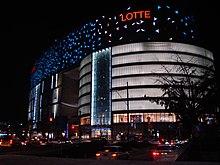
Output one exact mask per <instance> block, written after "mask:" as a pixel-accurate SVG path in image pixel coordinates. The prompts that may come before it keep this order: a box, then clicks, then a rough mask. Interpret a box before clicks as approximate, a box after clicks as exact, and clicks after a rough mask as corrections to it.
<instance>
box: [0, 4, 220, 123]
mask: <svg viewBox="0 0 220 165" xmlns="http://www.w3.org/2000/svg"><path fill="white" fill-rule="evenodd" d="M130 1H131V0H130ZM180 1H181V0H180ZM182 1H183V3H185V1H186V0H182ZM74 2H75V1H74ZM89 2H90V1H89ZM107 2H108V1H101V3H100V2H99V1H92V3H91V2H90V3H89V4H87V1H86V2H85V1H79V2H77V4H72V3H69V4H68V3H66V4H64V3H62V4H59V3H58V4H54V2H53V5H50V4H47V5H46V4H34V3H32V4H13V6H11V4H9V5H8V6H7V9H8V10H6V12H5V13H4V15H3V17H2V19H1V33H2V34H1V43H2V44H1V48H2V51H1V71H2V72H1V88H2V89H3V90H2V91H3V92H1V93H2V98H3V99H2V104H1V110H0V112H1V113H0V121H9V122H16V123H20V122H24V121H26V120H27V111H28V92H29V84H30V73H31V68H32V66H33V64H34V62H35V61H36V60H37V59H38V58H39V57H40V56H41V54H42V52H43V51H44V50H46V49H47V48H49V47H50V46H51V44H52V43H53V42H54V40H55V39H56V38H59V37H61V36H64V35H65V34H68V33H69V32H71V30H74V29H77V27H80V26H81V25H83V24H84V23H87V22H88V20H89V19H90V18H93V17H95V16H99V15H106V14H105V13H107V14H109V13H114V11H115V10H116V9H117V8H120V7H121V6H124V4H123V3H124V2H126V1H125V0H119V1H114V2H111V1H110V2H111V3H107ZM198 2H199V4H192V8H193V12H194V15H195V17H196V18H197V21H198V23H199V30H200V34H201V35H202V37H203V38H204V44H205V45H206V48H207V49H209V50H211V51H212V52H213V53H214V56H215V60H216V64H218V61H219V60H220V57H218V56H219V53H220V51H219V49H218V47H220V46H219V42H218V39H219V34H220V33H219V29H220V26H219V22H218V20H219V13H218V12H217V8H218V5H217V2H213V3H214V4H210V3H208V2H209V1H205V2H201V1H198ZM210 2H211V1H210ZM194 3H195V2H194ZM216 67H217V70H219V66H216Z"/></svg>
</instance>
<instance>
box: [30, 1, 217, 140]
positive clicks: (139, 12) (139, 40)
mask: <svg viewBox="0 0 220 165" xmlns="http://www.w3.org/2000/svg"><path fill="white" fill-rule="evenodd" d="M143 2H144V3H143ZM180 6H181V5H176V4H175V5H172V3H169V2H167V3H164V2H163V3H162V2H160V1H158V2H155V1H150V0H146V1H142V3H136V4H133V5H131V6H128V7H127V8H126V9H122V10H121V11H119V12H118V13H114V14H115V15H113V16H102V17H98V18H96V19H94V20H91V22H89V23H88V24H85V25H84V26H83V27H82V28H81V29H79V30H76V31H74V32H72V33H70V34H69V35H67V36H64V37H63V38H61V39H59V40H56V41H55V43H54V45H53V46H51V48H49V49H48V50H46V51H45V52H44V53H43V55H42V57H41V58H40V59H39V60H38V61H36V63H35V65H34V67H33V70H32V78H31V90H30V97H29V111H28V121H29V130H30V133H31V135H32V136H49V137H50V138H56V137H60V136H66V137H68V138H69V137H79V136H80V137H81V138H84V139H91V138H97V137H105V138H107V139H114V140H128V139H140V138H141V139H143V138H150V137H152V136H153V137H158V136H166V137H167V136H180V133H179V132H178V131H176V130H178V129H179V124H178V121H177V118H176V115H175V113H174V112H170V111H167V109H166V108H165V107H164V106H161V105H157V104H156V103H153V102H151V101H150V99H152V98H154V99H155V98H160V97H161V95H162V94H163V93H162V91H161V84H158V83H156V82H157V81H158V80H160V79H161V77H162V76H166V75H168V74H169V75H172V77H173V78H174V79H181V78H183V77H186V76H188V75H187V74H186V73H184V72H179V71H178V69H177V68H178V67H179V66H186V67H188V66H191V67H192V70H196V73H195V76H192V77H190V79H191V80H192V81H197V80H198V79H200V78H201V77H200V76H202V73H203V72H204V71H205V70H211V71H212V72H214V68H213V63H214V58H213V54H212V52H210V51H209V50H207V49H205V48H203V47H202V46H201V45H199V44H198V43H199V38H198V35H197V29H196V27H195V20H194V18H193V16H191V15H190V13H187V11H186V10H185V9H184V7H180ZM161 80H162V79H161ZM176 128H178V129H176Z"/></svg>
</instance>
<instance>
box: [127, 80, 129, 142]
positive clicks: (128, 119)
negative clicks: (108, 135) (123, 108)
mask: <svg viewBox="0 0 220 165" xmlns="http://www.w3.org/2000/svg"><path fill="white" fill-rule="evenodd" d="M127 123H128V135H127V138H128V141H129V134H130V123H129V91H128V82H127Z"/></svg>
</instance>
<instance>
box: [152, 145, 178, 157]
mask: <svg viewBox="0 0 220 165" xmlns="http://www.w3.org/2000/svg"><path fill="white" fill-rule="evenodd" d="M175 149H176V146H175V145H158V146H157V147H155V148H154V149H153V150H152V156H153V159H154V160H156V159H159V158H161V157H164V156H167V155H168V154H169V153H171V152H173V151H174V150H175Z"/></svg>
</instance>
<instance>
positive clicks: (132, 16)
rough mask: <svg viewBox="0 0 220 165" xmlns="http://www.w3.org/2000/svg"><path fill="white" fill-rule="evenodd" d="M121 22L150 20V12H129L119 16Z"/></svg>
mask: <svg viewBox="0 0 220 165" xmlns="http://www.w3.org/2000/svg"><path fill="white" fill-rule="evenodd" d="M120 17H121V21H130V20H132V19H141V18H146V19H148V18H150V10H145V11H134V12H129V13H127V14H125V15H124V14H121V15H120Z"/></svg>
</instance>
